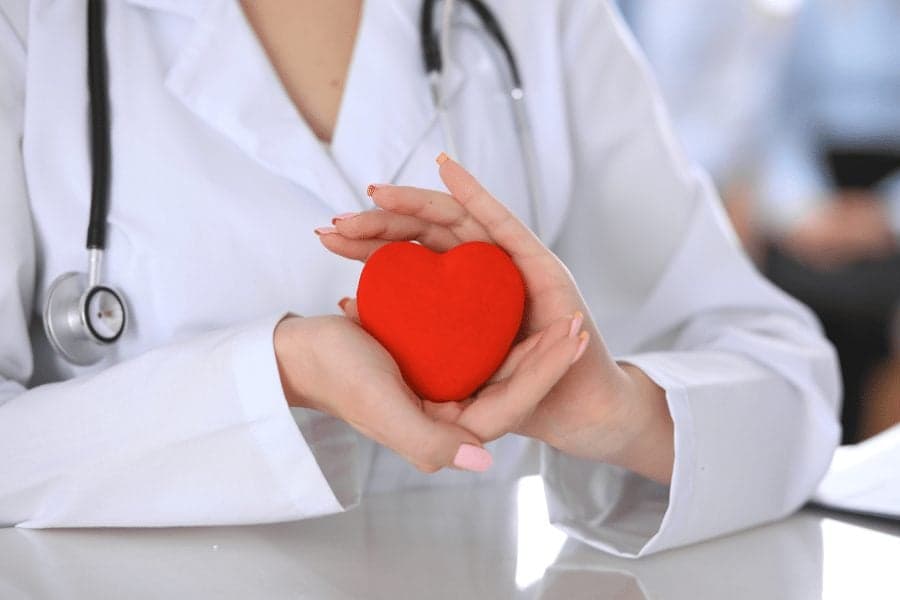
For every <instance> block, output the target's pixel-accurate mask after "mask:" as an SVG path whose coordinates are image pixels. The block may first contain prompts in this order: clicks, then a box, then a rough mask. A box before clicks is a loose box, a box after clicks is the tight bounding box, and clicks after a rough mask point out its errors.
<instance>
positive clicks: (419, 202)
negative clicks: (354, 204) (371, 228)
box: [370, 185, 492, 242]
mask: <svg viewBox="0 0 900 600" xmlns="http://www.w3.org/2000/svg"><path fill="white" fill-rule="evenodd" d="M371 189H372V193H371V194H370V195H371V196H372V201H373V202H375V204H376V205H377V206H380V207H381V208H383V209H384V210H386V211H389V212H392V213H396V214H402V215H409V216H413V217H416V218H418V219H421V220H423V221H427V222H428V223H433V224H435V225H441V226H443V227H446V228H449V229H450V230H452V231H453V232H454V233H456V235H457V237H459V238H461V239H464V240H466V241H482V242H490V241H492V240H491V236H490V235H489V234H488V232H487V230H486V229H485V228H484V227H483V226H482V225H481V223H479V222H478V221H477V220H475V219H474V218H473V216H472V215H470V214H469V212H468V211H467V210H465V209H464V208H463V207H462V205H461V204H460V203H459V202H457V201H456V200H454V199H453V197H452V196H450V195H448V194H446V193H444V192H439V191H436V190H426V189H421V188H415V187H407V186H399V185H378V186H371Z"/></svg>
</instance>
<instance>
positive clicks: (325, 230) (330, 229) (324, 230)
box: [313, 227, 337, 235]
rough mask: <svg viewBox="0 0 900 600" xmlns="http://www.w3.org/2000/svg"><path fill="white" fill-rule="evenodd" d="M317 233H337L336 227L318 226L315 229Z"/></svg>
mask: <svg viewBox="0 0 900 600" xmlns="http://www.w3.org/2000/svg"><path fill="white" fill-rule="evenodd" d="M313 231H314V232H315V234H316V235H328V234H329V233H337V229H335V228H334V227H316V228H315V229H313Z"/></svg>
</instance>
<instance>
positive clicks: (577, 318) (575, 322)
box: [569, 310, 584, 337]
mask: <svg viewBox="0 0 900 600" xmlns="http://www.w3.org/2000/svg"><path fill="white" fill-rule="evenodd" d="M582 323H584V313H583V312H581V311H580V310H576V311H575V314H574V315H572V326H571V327H569V337H575V334H576V333H578V331H579V330H580V329H581V324H582Z"/></svg>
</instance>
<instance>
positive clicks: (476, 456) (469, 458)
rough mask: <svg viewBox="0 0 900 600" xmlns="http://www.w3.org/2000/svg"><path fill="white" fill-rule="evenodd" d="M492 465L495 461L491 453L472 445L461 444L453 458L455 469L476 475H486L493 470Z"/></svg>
mask: <svg viewBox="0 0 900 600" xmlns="http://www.w3.org/2000/svg"><path fill="white" fill-rule="evenodd" d="M492 464H494V459H493V457H491V453H490V452H488V451H487V450H485V449H484V448H479V447H478V446H473V445H472V444H461V445H460V446H459V450H457V451H456V456H455V457H454V458H453V465H454V466H455V467H458V468H460V469H465V470H466V471H474V472H476V473H484V472H485V471H487V470H488V469H490V468H491V465H492Z"/></svg>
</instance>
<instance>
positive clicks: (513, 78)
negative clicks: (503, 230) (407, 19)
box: [419, 0, 543, 238]
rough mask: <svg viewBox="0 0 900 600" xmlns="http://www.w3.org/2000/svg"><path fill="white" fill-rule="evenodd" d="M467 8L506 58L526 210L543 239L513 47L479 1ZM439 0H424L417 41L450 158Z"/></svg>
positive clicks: (537, 187)
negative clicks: (437, 27) (437, 10)
mask: <svg viewBox="0 0 900 600" xmlns="http://www.w3.org/2000/svg"><path fill="white" fill-rule="evenodd" d="M460 1H461V2H464V3H465V4H468V5H469V7H470V8H471V9H472V10H473V12H474V13H475V14H476V15H477V16H478V19H479V20H480V21H481V25H482V27H484V29H485V31H487V32H488V34H489V35H490V37H491V39H493V40H494V42H495V43H496V44H497V46H498V47H499V48H500V50H501V51H502V52H503V55H504V57H505V58H506V64H507V67H508V69H509V77H510V82H511V87H510V90H509V100H510V104H511V110H512V113H513V120H514V123H515V128H516V136H517V137H518V141H519V148H520V152H521V155H522V156H521V158H522V164H523V165H524V168H525V177H526V182H525V183H526V187H527V190H528V210H529V216H530V217H531V226H532V229H533V230H534V233H535V234H536V235H537V236H538V237H539V238H540V237H541V236H542V235H543V227H542V222H541V221H542V218H541V204H540V198H541V196H542V193H541V191H542V187H541V182H540V171H539V170H538V162H537V153H536V150H535V148H534V145H533V143H532V133H531V126H530V124H529V120H528V111H527V109H526V103H525V92H524V89H523V86H522V78H521V74H520V72H519V65H518V64H517V62H516V58H515V55H514V54H513V51H512V47H511V46H510V45H509V41H508V40H507V39H506V35H504V33H503V28H502V27H501V26H500V23H499V21H497V18H496V16H494V13H493V12H492V11H491V9H490V8H488V6H487V5H486V4H485V3H484V2H483V1H482V0H460ZM437 2H438V0H423V2H422V13H421V20H420V23H419V28H420V41H421V45H422V58H423V60H424V66H425V73H426V75H427V77H428V83H429V86H430V88H431V95H432V100H433V102H434V107H435V110H436V111H437V116H438V121H439V122H440V125H441V129H442V130H443V132H444V139H445V144H447V149H448V150H449V151H450V154H451V155H454V156H455V155H456V140H455V139H454V135H453V128H452V127H451V126H450V117H449V115H448V114H447V106H445V102H444V100H445V99H444V98H443V97H442V95H441V85H440V82H441V73H442V69H443V65H444V59H445V58H446V57H444V55H443V54H444V52H446V48H447V47H448V46H449V44H447V43H444V41H445V40H446V39H449V38H448V37H447V36H449V33H450V31H449V30H450V27H449V18H448V17H449V15H446V14H445V18H444V19H443V21H444V23H443V27H442V29H441V32H440V35H439V34H438V33H437V32H436V30H435V22H436V19H435V17H434V5H435V4H436V3H437ZM443 2H445V6H444V9H445V13H446V12H447V11H449V10H452V5H450V4H446V3H449V2H451V0H443Z"/></svg>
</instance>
